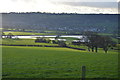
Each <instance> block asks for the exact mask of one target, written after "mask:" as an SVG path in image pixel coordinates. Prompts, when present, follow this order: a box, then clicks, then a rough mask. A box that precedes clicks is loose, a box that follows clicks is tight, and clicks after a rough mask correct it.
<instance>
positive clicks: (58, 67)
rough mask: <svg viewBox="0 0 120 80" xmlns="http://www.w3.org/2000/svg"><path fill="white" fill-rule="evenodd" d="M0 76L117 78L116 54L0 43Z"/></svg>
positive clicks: (114, 52)
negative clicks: (0, 58) (0, 69)
mask: <svg viewBox="0 0 120 80" xmlns="http://www.w3.org/2000/svg"><path fill="white" fill-rule="evenodd" d="M2 49H3V50H2V51H3V54H2V55H3V65H2V66H3V78H80V77H81V66H83V65H84V66H86V69H87V71H86V77H87V78H117V77H118V76H117V75H118V68H117V66H118V53H117V51H112V50H111V51H108V53H107V54H105V53H104V52H103V51H102V50H101V51H99V53H92V52H87V51H80V50H75V49H68V48H55V47H54V48H51V47H12V46H9V47H8V46H3V47H2Z"/></svg>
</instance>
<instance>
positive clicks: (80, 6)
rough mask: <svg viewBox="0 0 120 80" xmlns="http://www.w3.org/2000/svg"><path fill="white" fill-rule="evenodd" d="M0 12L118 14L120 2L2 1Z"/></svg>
mask: <svg viewBox="0 0 120 80" xmlns="http://www.w3.org/2000/svg"><path fill="white" fill-rule="evenodd" d="M0 12H51V13H54V12H55V13H62V12H65V13H109V14H115V13H118V0H100V1H99V2H98V0H0Z"/></svg>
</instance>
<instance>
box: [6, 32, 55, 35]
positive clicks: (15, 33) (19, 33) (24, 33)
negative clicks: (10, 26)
mask: <svg viewBox="0 0 120 80" xmlns="http://www.w3.org/2000/svg"><path fill="white" fill-rule="evenodd" d="M4 33H5V35H8V34H9V33H12V34H13V35H56V34H55V33H33V32H4Z"/></svg>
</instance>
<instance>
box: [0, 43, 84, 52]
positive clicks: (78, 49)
mask: <svg viewBox="0 0 120 80" xmlns="http://www.w3.org/2000/svg"><path fill="white" fill-rule="evenodd" d="M0 45H2V46H31V47H61V46H50V45H13V44H0ZM63 48H70V49H76V50H82V51H86V49H82V48H74V47H69V46H66V47H63Z"/></svg>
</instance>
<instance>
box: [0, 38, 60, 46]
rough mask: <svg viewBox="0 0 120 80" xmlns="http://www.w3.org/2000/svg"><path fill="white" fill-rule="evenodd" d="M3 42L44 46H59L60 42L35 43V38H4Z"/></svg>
mask: <svg viewBox="0 0 120 80" xmlns="http://www.w3.org/2000/svg"><path fill="white" fill-rule="evenodd" d="M0 40H1V39H0ZM2 44H7V45H43V46H44V45H48V46H58V44H52V43H35V40H34V39H2Z"/></svg>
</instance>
